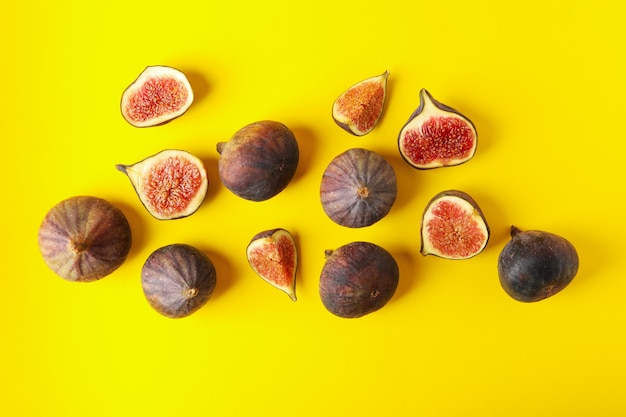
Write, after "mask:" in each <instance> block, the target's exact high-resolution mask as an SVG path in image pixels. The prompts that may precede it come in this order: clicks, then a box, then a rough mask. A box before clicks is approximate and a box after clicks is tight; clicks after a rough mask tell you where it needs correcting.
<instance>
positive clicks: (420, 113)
mask: <svg viewBox="0 0 626 417" xmlns="http://www.w3.org/2000/svg"><path fill="white" fill-rule="evenodd" d="M477 139H478V134H477V132H476V128H475V127H474V124H473V123H472V122H471V121H470V120H469V119H468V118H467V117H465V116H463V115H462V114H461V113H459V112H458V111H456V110H454V109H452V108H451V107H448V106H446V105H445V104H442V103H440V102H438V101H437V100H435V99H434V98H433V96H431V95H430V93H428V91H426V90H425V89H422V90H421V91H420V105H419V107H418V108H417V110H415V112H413V114H412V115H411V117H410V118H409V120H408V122H407V123H406V124H405V125H404V126H403V127H402V130H401V131H400V135H399V136H398V148H399V150H400V154H401V155H402V157H403V158H404V160H405V161H406V162H407V163H408V164H409V165H411V166H412V167H414V168H417V169H431V168H439V167H446V166H453V165H459V164H462V163H464V162H467V161H469V160H470V159H471V158H472V157H473V156H474V153H475V152H476V146H477V143H478V142H477Z"/></svg>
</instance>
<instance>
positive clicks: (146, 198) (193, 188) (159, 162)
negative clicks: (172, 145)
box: [115, 149, 209, 220]
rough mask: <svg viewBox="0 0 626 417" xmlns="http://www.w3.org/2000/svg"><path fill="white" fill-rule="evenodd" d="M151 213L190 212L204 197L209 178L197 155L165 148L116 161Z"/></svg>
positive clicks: (176, 215)
mask: <svg viewBox="0 0 626 417" xmlns="http://www.w3.org/2000/svg"><path fill="white" fill-rule="evenodd" d="M115 167H116V168H117V170H118V171H120V172H123V173H124V174H126V175H127V176H128V178H129V179H130V182H131V184H132V185H133V188H134V189H135V192H136V193H137V196H138V197H139V200H140V201H141V203H142V204H143V205H144V207H145V208H146V209H147V210H148V212H149V213H150V214H152V216H154V217H155V218H157V219H159V220H171V219H178V218H181V217H187V216H189V215H191V214H193V213H194V212H195V211H196V210H198V208H199V207H200V205H201V204H202V202H203V201H204V199H205V197H206V193H207V189H208V184H209V180H208V177H207V174H206V170H205V168H204V164H203V163H202V161H201V160H200V159H198V158H197V157H195V156H194V155H192V154H190V153H189V152H187V151H183V150H178V149H166V150H163V151H161V152H159V153H157V154H155V155H152V156H150V157H148V158H146V159H144V160H142V161H139V162H136V163H134V164H131V165H124V164H117V165H116V166H115Z"/></svg>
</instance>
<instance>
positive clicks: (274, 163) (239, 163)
mask: <svg viewBox="0 0 626 417" xmlns="http://www.w3.org/2000/svg"><path fill="white" fill-rule="evenodd" d="M217 151H218V153H219V154H220V158H219V162H218V170H219V175H220V179H221V180H222V183H223V184H224V186H225V187H226V188H227V189H229V190H230V191H232V192H233V193H234V194H235V195H237V196H239V197H241V198H243V199H246V200H250V201H264V200H268V199H270V198H272V197H274V196H275V195H277V194H278V193H280V192H281V191H282V190H283V189H285V187H287V185H288V184H289V182H291V180H292V178H293V176H294V174H295V173H296V168H297V167H298V159H299V150H298V142H297V141H296V137H295V136H294V134H293V132H292V131H291V130H289V128H288V127H287V126H285V125H284V124H282V123H280V122H275V121H271V120H265V121H260V122H256V123H251V124H249V125H247V126H244V127H243V128H241V129H240V130H238V131H237V132H236V133H235V134H234V135H233V137H232V138H231V139H230V140H229V141H228V142H220V143H218V144H217Z"/></svg>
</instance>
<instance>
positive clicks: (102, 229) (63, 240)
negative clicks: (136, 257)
mask: <svg viewBox="0 0 626 417" xmlns="http://www.w3.org/2000/svg"><path fill="white" fill-rule="evenodd" d="M131 241H132V239H131V230H130V225H129V223H128V220H127V219H126V216H124V213H122V211H121V210H120V209H118V208H117V207H115V206H113V205H112V204H111V203H109V202H108V201H106V200H104V199H102V198H99V197H93V196H76V197H70V198H68V199H66V200H63V201H61V202H59V203H58V204H56V205H55V206H54V207H52V208H51V209H50V210H49V211H48V213H47V214H46V216H45V217H44V219H43V222H42V223H41V226H40V227H39V234H38V243H39V250H40V251H41V254H42V256H43V259H44V261H45V263H46V265H47V266H48V267H49V268H50V269H51V270H52V271H54V273H56V274H57V275H58V276H60V277H61V278H63V279H66V280H68V281H75V282H90V281H95V280H98V279H101V278H103V277H105V276H107V275H109V274H111V273H112V272H113V271H115V270H116V269H117V268H119V267H120V266H121V265H122V263H123V262H124V261H125V260H126V257H127V255H128V252H129V251H130V247H131Z"/></svg>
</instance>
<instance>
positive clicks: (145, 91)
mask: <svg viewBox="0 0 626 417" xmlns="http://www.w3.org/2000/svg"><path fill="white" fill-rule="evenodd" d="M193 99H194V95H193V90H192V88H191V85H190V84H189V80H188V79H187V77H186V76H185V74H184V73H183V72H181V71H179V70H177V69H175V68H172V67H168V66H161V65H155V66H149V67H146V68H145V69H144V70H143V72H142V73H141V74H139V77H137V79H136V80H135V81H134V82H133V83H132V84H131V85H129V86H128V87H127V88H126V90H124V93H123V94H122V100H121V104H120V107H121V110H122V116H123V117H124V119H125V120H126V121H127V122H128V123H130V124H131V125H133V126H135V127H149V126H157V125H160V124H163V123H166V122H169V121H171V120H173V119H175V118H177V117H179V116H181V115H182V114H183V113H185V112H186V111H187V109H189V107H190V106H191V104H192V103H193Z"/></svg>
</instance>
